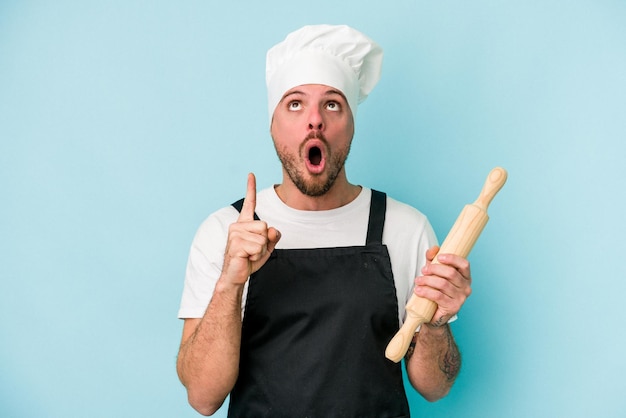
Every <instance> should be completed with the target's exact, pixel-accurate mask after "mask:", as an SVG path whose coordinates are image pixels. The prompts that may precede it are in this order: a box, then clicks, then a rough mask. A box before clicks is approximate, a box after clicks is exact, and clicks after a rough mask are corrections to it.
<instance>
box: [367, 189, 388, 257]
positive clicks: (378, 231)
mask: <svg viewBox="0 0 626 418" xmlns="http://www.w3.org/2000/svg"><path fill="white" fill-rule="evenodd" d="M386 211H387V195H386V194H385V193H383V192H379V191H378V190H372V201H371V203H370V219H369V223H368V225H367V240H366V245H370V244H379V245H382V243H383V228H384V227H385V212H386Z"/></svg>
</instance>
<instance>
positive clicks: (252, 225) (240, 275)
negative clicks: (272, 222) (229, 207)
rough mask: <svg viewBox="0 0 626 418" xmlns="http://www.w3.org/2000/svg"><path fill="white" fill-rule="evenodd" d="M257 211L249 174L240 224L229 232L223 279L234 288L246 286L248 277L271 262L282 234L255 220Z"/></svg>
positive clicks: (251, 178) (252, 179)
mask: <svg viewBox="0 0 626 418" xmlns="http://www.w3.org/2000/svg"><path fill="white" fill-rule="evenodd" d="M255 209H256V178H255V177H254V174H252V173H250V174H248V188H247V191H246V197H245V199H244V201H243V207H242V208H241V212H240V214H239V218H238V219H237V222H235V223H233V224H231V225H230V227H229V229H228V242H227V244H226V252H225V254H224V267H223V269H222V277H221V279H222V280H225V281H227V282H228V283H230V284H233V285H243V284H245V282H246V280H248V277H249V276H250V275H251V274H252V273H254V272H256V271H257V270H259V269H260V268H261V267H262V266H263V265H264V264H265V262H266V261H267V260H268V258H269V257H270V255H271V254H272V251H274V248H275V247H276V243H277V242H278V240H279V239H280V232H278V230H276V229H275V228H273V227H270V228H268V227H267V223H265V222H263V221H255V220H254V211H255Z"/></svg>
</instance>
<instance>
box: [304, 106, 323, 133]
mask: <svg viewBox="0 0 626 418" xmlns="http://www.w3.org/2000/svg"><path fill="white" fill-rule="evenodd" d="M308 119H309V129H311V130H317V131H321V130H322V129H323V128H324V118H323V117H322V114H321V113H320V111H319V110H318V109H317V108H314V109H312V110H311V111H310V112H309V118H308Z"/></svg>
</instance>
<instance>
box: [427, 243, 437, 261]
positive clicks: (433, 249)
mask: <svg viewBox="0 0 626 418" xmlns="http://www.w3.org/2000/svg"><path fill="white" fill-rule="evenodd" d="M438 253H439V246H437V245H433V246H432V247H430V248H429V249H428V250H426V264H430V263H432V262H433V260H434V259H435V257H436V256H437V254H438Z"/></svg>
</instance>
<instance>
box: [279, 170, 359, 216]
mask: <svg viewBox="0 0 626 418" xmlns="http://www.w3.org/2000/svg"><path fill="white" fill-rule="evenodd" d="M275 189H276V194H277V195H278V197H279V198H280V200H282V201H283V202H284V203H285V204H286V205H287V206H289V207H291V208H294V209H298V210H330V209H336V208H339V207H341V206H345V205H347V204H348V203H350V202H352V201H353V200H354V199H356V198H357V196H358V195H359V193H361V186H357V185H354V184H351V183H349V182H348V180H347V179H346V178H345V176H343V177H340V178H337V180H336V181H335V183H334V184H333V186H332V187H331V188H330V190H329V191H328V192H326V193H324V194H323V195H321V196H308V195H305V194H303V193H302V192H301V191H300V190H299V189H298V188H297V187H296V186H295V185H294V184H293V183H292V182H290V181H287V180H284V181H283V183H282V184H279V185H277V186H275Z"/></svg>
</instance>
